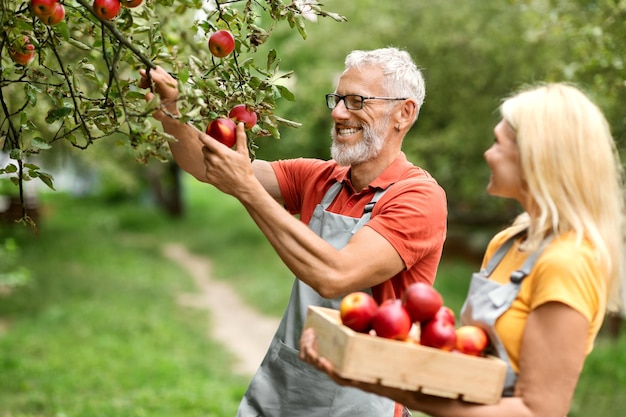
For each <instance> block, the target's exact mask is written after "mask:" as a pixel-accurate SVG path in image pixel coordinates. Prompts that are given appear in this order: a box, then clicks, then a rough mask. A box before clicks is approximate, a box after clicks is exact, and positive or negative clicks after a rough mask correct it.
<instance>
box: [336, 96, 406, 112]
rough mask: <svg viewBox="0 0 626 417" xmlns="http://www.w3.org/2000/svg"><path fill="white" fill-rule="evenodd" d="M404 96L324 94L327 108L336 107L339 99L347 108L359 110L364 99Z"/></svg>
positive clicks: (397, 98)
mask: <svg viewBox="0 0 626 417" xmlns="http://www.w3.org/2000/svg"><path fill="white" fill-rule="evenodd" d="M406 99H407V98H406V97H363V96H360V95H358V94H348V95H345V96H340V95H339V94H326V105H327V106H328V108H329V109H331V110H332V109H334V108H335V107H337V104H339V102H340V101H343V104H344V105H345V106H346V109H348V110H361V109H362V108H363V104H364V103H365V100H406Z"/></svg>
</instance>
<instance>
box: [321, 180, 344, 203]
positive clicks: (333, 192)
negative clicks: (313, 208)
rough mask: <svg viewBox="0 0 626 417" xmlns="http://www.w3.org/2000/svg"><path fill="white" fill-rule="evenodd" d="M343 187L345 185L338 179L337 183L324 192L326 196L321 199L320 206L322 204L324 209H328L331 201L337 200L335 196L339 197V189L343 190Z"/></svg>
mask: <svg viewBox="0 0 626 417" xmlns="http://www.w3.org/2000/svg"><path fill="white" fill-rule="evenodd" d="M342 187H343V183H342V182H339V181H337V182H336V183H334V184H333V185H331V186H330V188H329V189H328V191H326V194H324V198H322V201H320V206H322V207H323V208H324V210H326V209H328V207H329V206H330V203H332V202H333V201H334V200H335V197H337V194H339V191H341V188H342Z"/></svg>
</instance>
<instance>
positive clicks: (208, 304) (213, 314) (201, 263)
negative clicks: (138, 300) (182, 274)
mask: <svg viewBox="0 0 626 417" xmlns="http://www.w3.org/2000/svg"><path fill="white" fill-rule="evenodd" d="M163 254H164V255H165V256H166V257H168V258H169V259H171V260H173V261H176V262H178V263H179V264H180V265H181V266H182V267H183V268H184V269H186V270H187V272H189V274H190V275H191V276H192V277H193V280H194V282H195V283H196V286H197V288H198V292H194V293H184V294H180V295H179V298H178V301H179V302H180V304H181V305H184V306H188V307H195V308H200V309H206V310H208V312H209V323H208V333H209V335H210V337H211V338H212V339H214V340H217V341H218V342H220V343H222V344H223V345H224V346H225V347H226V348H228V349H230V350H231V352H232V353H233V355H234V356H235V357H236V358H237V364H236V366H235V369H233V371H234V372H237V373H241V374H244V375H250V376H252V375H253V374H254V372H255V371H256V369H257V367H258V366H259V364H260V363H261V360H262V359H263V356H264V355H265V351H266V350H267V347H268V346H269V343H270V341H271V339H272V336H273V335H274V332H275V331H276V328H277V327H278V323H279V320H278V319H276V318H274V317H267V316H262V315H261V314H260V313H259V312H257V311H256V310H254V309H252V308H250V307H248V306H247V305H246V304H244V303H243V302H242V300H241V299H240V298H239V296H238V295H237V294H236V293H235V292H234V291H233V290H232V289H231V288H230V286H229V285H228V284H226V283H224V282H221V281H217V280H214V279H212V278H211V263H210V261H209V260H207V259H206V258H203V257H199V256H196V255H193V254H192V253H190V252H188V251H187V249H186V248H185V247H184V246H182V245H178V244H170V245H166V246H165V247H164V248H163Z"/></svg>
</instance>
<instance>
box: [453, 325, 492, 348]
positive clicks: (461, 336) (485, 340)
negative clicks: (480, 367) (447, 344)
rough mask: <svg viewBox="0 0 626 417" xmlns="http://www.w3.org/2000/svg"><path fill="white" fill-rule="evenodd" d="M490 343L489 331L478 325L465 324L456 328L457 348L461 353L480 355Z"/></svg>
mask: <svg viewBox="0 0 626 417" xmlns="http://www.w3.org/2000/svg"><path fill="white" fill-rule="evenodd" d="M488 344H489V337H487V333H486V332H485V331H484V330H483V329H481V328H480V327H478V326H471V325H465V326H461V327H459V328H458V329H456V350H458V351H459V352H461V353H465V354H466V355H472V356H480V355H482V353H483V352H484V351H485V349H486V348H487V345H488Z"/></svg>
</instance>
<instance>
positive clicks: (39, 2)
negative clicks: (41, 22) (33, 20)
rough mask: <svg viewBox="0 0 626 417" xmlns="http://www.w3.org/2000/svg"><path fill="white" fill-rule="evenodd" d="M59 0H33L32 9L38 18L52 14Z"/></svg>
mask: <svg viewBox="0 0 626 417" xmlns="http://www.w3.org/2000/svg"><path fill="white" fill-rule="evenodd" d="M58 3H59V0H31V2H30V10H31V11H32V12H33V14H34V15H35V16H37V17H38V18H40V19H41V18H42V17H45V16H48V15H50V14H52V12H53V11H54V9H55V7H56V6H57V4H58Z"/></svg>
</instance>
